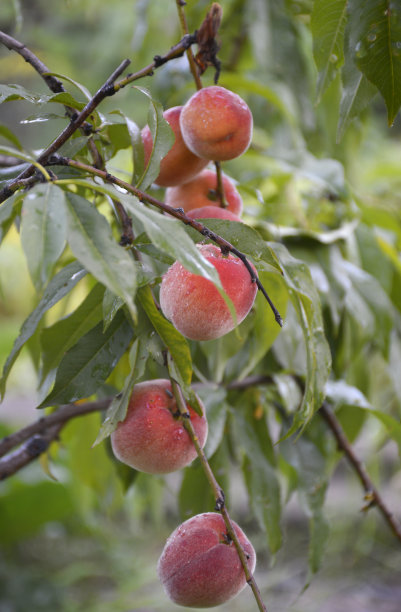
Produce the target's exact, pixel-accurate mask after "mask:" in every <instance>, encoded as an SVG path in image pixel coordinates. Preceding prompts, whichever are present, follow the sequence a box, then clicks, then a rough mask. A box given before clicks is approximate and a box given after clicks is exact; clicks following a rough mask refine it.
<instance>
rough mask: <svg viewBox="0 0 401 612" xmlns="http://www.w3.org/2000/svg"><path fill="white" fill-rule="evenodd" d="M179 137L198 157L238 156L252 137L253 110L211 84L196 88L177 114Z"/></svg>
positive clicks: (229, 157)
mask: <svg viewBox="0 0 401 612" xmlns="http://www.w3.org/2000/svg"><path fill="white" fill-rule="evenodd" d="M180 126H181V132H182V137H183V139H184V141H185V143H186V145H187V147H188V148H189V149H190V150H191V151H192V153H194V154H195V155H198V156H199V157H203V158H205V159H213V160H215V161H224V160H227V159H234V157H238V156H239V155H241V154H242V153H244V151H246V149H247V148H248V147H249V145H250V142H251V138H252V126H253V120H252V113H251V111H250V109H249V107H248V105H247V104H246V102H244V100H243V99H242V98H240V96H238V95H237V94H235V93H234V92H232V91H230V90H229V89H225V88H224V87H219V86H218V85H212V86H211V87H204V88H203V89H200V90H199V91H197V92H196V93H195V94H194V95H193V96H192V97H191V98H190V99H189V100H188V102H187V103H186V104H185V105H184V108H183V109H182V112H181V117H180Z"/></svg>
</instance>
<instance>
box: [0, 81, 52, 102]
mask: <svg viewBox="0 0 401 612" xmlns="http://www.w3.org/2000/svg"><path fill="white" fill-rule="evenodd" d="M41 98H42V97H41V96H40V95H39V94H36V93H33V92H32V91H28V90H27V89H25V88H24V87H21V85H13V84H11V85H0V104H1V103H2V102H11V101H12V100H26V101H27V102H32V103H33V104H39V103H40V102H41Z"/></svg>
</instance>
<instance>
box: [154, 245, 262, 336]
mask: <svg viewBox="0 0 401 612" xmlns="http://www.w3.org/2000/svg"><path fill="white" fill-rule="evenodd" d="M198 248H199V250H200V252H201V253H202V255H203V256H204V257H205V258H206V259H207V260H208V261H209V262H210V263H211V264H212V265H213V266H214V267H215V268H216V270H217V272H218V274H219V277H220V280H221V283H222V285H223V288H224V291H225V292H226V294H227V295H228V296H229V298H230V299H231V300H232V302H233V304H234V307H235V311H236V313H237V323H238V324H239V323H241V321H242V320H243V319H245V317H246V315H247V314H248V312H249V311H250V309H251V308H252V305H253V302H254V300H255V297H256V293H257V290H258V289H257V285H256V283H254V282H252V279H251V276H250V274H249V272H248V270H247V269H246V267H245V265H244V264H243V262H242V261H241V260H240V259H238V258H237V257H235V256H234V255H233V254H232V253H229V254H228V255H223V254H222V252H221V251H220V249H219V248H218V247H217V246H215V245H213V244H204V245H198ZM252 267H253V266H252ZM253 269H254V270H255V268H253ZM255 272H256V271H255ZM160 306H161V309H162V311H163V313H164V315H165V316H166V317H167V319H170V321H171V322H172V323H173V325H174V326H175V327H176V328H177V329H178V331H180V332H181V333H182V334H183V335H184V336H186V337H187V338H190V339H191V340H212V339H214V338H219V337H220V336H223V335H224V334H227V333H228V332H229V331H231V330H232V329H234V327H235V325H236V323H235V321H234V320H233V317H232V316H231V313H230V311H229V309H228V306H227V304H226V303H225V301H224V299H223V298H222V297H221V295H220V293H219V292H218V290H217V289H216V287H215V286H214V284H213V283H212V281H210V280H208V279H206V278H204V277H203V276H198V275H197V274H193V273H192V272H188V270H186V269H185V268H184V266H182V264H180V263H179V262H178V261H176V262H175V263H173V265H172V266H170V268H169V269H168V270H167V272H166V273H165V274H164V276H163V279H162V284H161V288H160Z"/></svg>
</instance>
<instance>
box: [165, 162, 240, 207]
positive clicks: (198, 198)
mask: <svg viewBox="0 0 401 612" xmlns="http://www.w3.org/2000/svg"><path fill="white" fill-rule="evenodd" d="M216 189H217V176H216V172H214V171H213V170H208V169H206V170H203V171H202V172H201V173H200V174H198V175H197V176H195V178H193V179H192V180H190V181H188V182H187V183H184V184H183V185H178V186H177V187H169V188H168V189H166V197H165V201H166V204H168V205H169V206H173V207H174V208H183V209H184V210H185V211H186V212H187V211H188V210H192V209H193V208H202V206H215V207H220V200H219V199H218V197H217V192H216ZM223 189H224V197H225V199H226V202H227V204H228V206H227V209H228V210H230V211H231V212H233V213H234V214H235V215H238V216H239V215H241V213H242V198H241V196H240V194H239V193H238V191H237V188H236V187H235V185H234V183H233V182H232V181H231V180H230V179H229V178H228V176H226V175H225V174H223Z"/></svg>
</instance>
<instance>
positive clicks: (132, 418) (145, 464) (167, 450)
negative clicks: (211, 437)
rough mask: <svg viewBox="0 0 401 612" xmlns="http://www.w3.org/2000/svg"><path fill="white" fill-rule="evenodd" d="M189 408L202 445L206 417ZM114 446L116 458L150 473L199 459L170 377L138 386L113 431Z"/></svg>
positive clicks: (169, 469) (184, 464)
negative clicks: (183, 421) (175, 396)
mask: <svg viewBox="0 0 401 612" xmlns="http://www.w3.org/2000/svg"><path fill="white" fill-rule="evenodd" d="M201 405H202V404H201ZM187 408H188V411H189V414H190V418H191V422H192V425H193V427H194V430H195V433H196V435H197V436H198V439H199V442H200V444H201V446H202V447H203V446H204V444H205V442H206V437H207V430H208V426H207V420H206V417H205V415H203V416H199V415H198V414H197V413H196V412H195V411H194V410H192V408H191V407H190V406H189V405H187ZM202 408H203V406H202ZM111 445H112V449H113V452H114V455H115V456H116V457H117V459H119V460H120V461H122V462H123V463H126V464H127V465H129V466H131V467H133V468H135V469H136V470H140V471H142V472H147V473H148V474H167V473H168V472H174V471H175V470H178V469H180V468H182V467H184V466H186V465H188V464H189V463H191V461H193V460H194V459H195V458H196V456H197V454H196V450H195V447H194V445H193V443H192V441H191V439H190V437H189V435H188V433H187V431H186V430H185V428H184V426H183V423H182V417H180V416H179V412H178V408H177V405H176V402H175V399H174V396H173V393H172V391H171V383H170V381H169V380H165V379H155V380H149V381H146V382H142V383H138V384H136V385H135V387H134V390H133V393H132V395H131V398H130V401H129V405H128V411H127V415H126V417H125V419H124V421H121V422H120V423H118V425H117V428H116V429H115V431H114V432H113V433H112V434H111Z"/></svg>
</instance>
